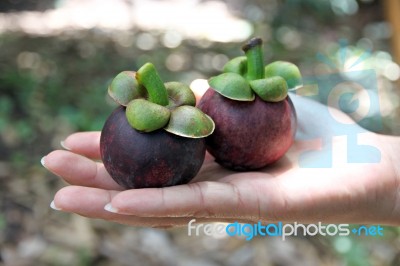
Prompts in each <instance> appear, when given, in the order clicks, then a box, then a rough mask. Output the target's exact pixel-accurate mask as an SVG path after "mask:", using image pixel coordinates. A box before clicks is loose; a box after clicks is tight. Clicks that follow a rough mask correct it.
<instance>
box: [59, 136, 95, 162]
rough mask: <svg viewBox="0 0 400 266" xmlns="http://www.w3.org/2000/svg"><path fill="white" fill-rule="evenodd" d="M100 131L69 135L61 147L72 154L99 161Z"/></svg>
mask: <svg viewBox="0 0 400 266" xmlns="http://www.w3.org/2000/svg"><path fill="white" fill-rule="evenodd" d="M100 134H101V132H100V131H89V132H77V133H73V134H71V135H69V136H68V137H67V138H66V139H65V140H64V141H62V142H61V145H62V146H63V147H64V148H65V149H67V150H69V151H72V152H74V153H77V154H80V155H83V156H85V157H88V158H91V159H94V160H99V159H100V158H101V156H100Z"/></svg>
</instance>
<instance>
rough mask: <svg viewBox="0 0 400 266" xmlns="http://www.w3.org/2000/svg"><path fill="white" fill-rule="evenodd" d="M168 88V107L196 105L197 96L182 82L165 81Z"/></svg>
mask: <svg viewBox="0 0 400 266" xmlns="http://www.w3.org/2000/svg"><path fill="white" fill-rule="evenodd" d="M164 85H165V88H166V89H167V93H168V98H169V104H168V106H167V107H168V108H174V107H178V106H181V105H191V106H195V105H196V97H195V96H194V93H193V91H192V90H191V89H190V87H189V86H188V85H186V84H184V83H181V82H175V81H173V82H166V83H164Z"/></svg>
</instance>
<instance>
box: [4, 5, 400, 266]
mask: <svg viewBox="0 0 400 266" xmlns="http://www.w3.org/2000/svg"><path fill="white" fill-rule="evenodd" d="M396 2H397V3H396ZM396 8H399V9H398V10H397V12H398V13H400V7H399V4H398V1H391V0H387V1H377V0H362V1H361V0H360V1H356V0H320V1H311V0H303V1H301V0H286V1H283V0H249V1H239V0H225V1H205V0H203V1H201V0H197V1H196V0H186V1H184V0H166V1H160V0H159V1H156V0H148V1H144V0H126V1H123V0H120V1H96V0H87V1H77V0H64V1H61V0H58V1H56V0H29V1H20V0H2V1H1V2H0V210H1V211H0V264H2V263H3V264H5V265H400V235H399V233H400V231H399V229H398V228H396V227H385V231H384V232H385V236H384V237H329V238H328V237H322V236H316V237H302V236H298V237H295V238H290V239H289V240H287V241H284V242H283V241H281V240H280V239H277V238H256V239H253V240H252V241H250V242H246V241H245V240H243V239H239V238H213V237H207V236H203V237H196V238H194V237H188V236H187V232H186V228H184V229H173V230H168V231H165V230H157V229H149V228H129V227H126V226H120V225H116V224H111V223H106V222H103V221H96V220H88V219H86V218H83V217H79V216H76V215H69V214H65V213H57V212H54V211H51V210H50V208H49V207H48V206H49V203H50V202H51V200H52V198H53V195H54V193H55V192H56V191H57V189H59V188H61V187H62V186H63V185H64V184H63V183H62V182H61V181H60V180H59V179H58V178H57V177H55V176H54V175H51V174H50V173H48V172H47V171H46V170H45V169H44V168H43V167H42V166H41V165H40V162H39V161H40V159H41V157H42V156H44V155H46V154H47V153H49V152H50V151H51V150H53V149H59V148H61V147H60V144H59V143H60V141H61V140H63V139H64V138H65V137H66V136H67V135H68V134H70V133H72V132H75V131H88V130H101V128H102V125H103V123H104V121H105V119H106V118H107V116H108V115H109V114H110V112H111V110H112V109H113V108H114V107H115V105H113V103H112V102H111V101H110V100H109V99H108V98H107V93H106V91H107V86H108V84H109V83H110V81H111V80H112V78H113V77H114V76H115V75H116V74H118V73H119V72H121V71H123V70H136V69H138V67H140V66H141V65H142V64H143V63H145V62H147V61H151V62H153V63H154V64H155V65H156V66H157V69H158V70H159V72H160V74H161V76H162V78H163V79H164V80H165V81H172V80H180V81H183V82H186V83H188V84H190V83H191V82H192V81H193V80H196V79H206V78H207V77H210V76H211V75H214V74H216V73H218V71H220V70H221V68H222V66H223V64H224V63H225V62H226V61H227V60H228V58H231V57H234V56H238V55H241V51H240V47H241V45H242V43H243V42H244V41H245V40H247V39H248V38H250V37H251V36H260V37H262V38H263V39H264V41H265V43H266V45H265V59H266V61H267V62H268V61H272V60H278V59H279V60H287V61H292V62H294V63H296V64H298V65H299V67H300V69H301V71H302V73H303V75H305V76H307V75H308V76H311V75H322V74H329V73H338V72H345V71H347V70H350V69H349V68H347V67H348V66H351V65H352V64H353V63H354V62H355V61H356V60H357V59H358V58H360V56H362V54H363V53H367V54H368V57H367V58H366V59H365V60H363V62H362V63H360V64H358V65H357V70H360V69H374V70H375V71H376V73H377V76H378V89H379V97H380V107H381V114H379V115H380V116H382V122H383V127H376V126H375V124H374V121H375V120H374V119H376V117H370V118H369V119H370V120H371V123H369V124H368V127H369V129H370V130H373V131H377V132H379V133H383V134H392V135H400V122H399V121H400V119H399V117H400V94H399V86H398V85H399V84H398V83H399V78H400V67H399V65H398V63H399V59H400V58H398V55H399V53H398V51H397V50H396V49H399V47H398V46H397V45H396V44H398V43H397V41H396V40H398V34H399V33H398V31H397V30H396V29H399V27H400V25H399V23H400V22H399V21H398V20H397V19H396V16H393V15H391V14H392V12H391V11H393V9H395V10H396ZM343 40H346V43H347V45H346V46H343V45H342V46H341V45H340V42H341V41H342V42H343ZM343 49H345V50H346V52H345V54H346V58H345V59H346V60H345V62H344V64H342V63H343V62H342V61H341V58H340V54H343ZM321 55H322V57H324V58H329V60H330V61H331V62H332V65H331V66H329V65H328V64H326V63H324V62H323V61H321V58H322V57H321ZM377 115H378V114H377Z"/></svg>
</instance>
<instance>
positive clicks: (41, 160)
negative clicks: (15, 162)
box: [40, 156, 47, 168]
mask: <svg viewBox="0 0 400 266" xmlns="http://www.w3.org/2000/svg"><path fill="white" fill-rule="evenodd" d="M45 159H46V156H43V157H42V159H40V163H41V164H42V165H43V167H44V168H47V167H46V163H45V161H44V160H45Z"/></svg>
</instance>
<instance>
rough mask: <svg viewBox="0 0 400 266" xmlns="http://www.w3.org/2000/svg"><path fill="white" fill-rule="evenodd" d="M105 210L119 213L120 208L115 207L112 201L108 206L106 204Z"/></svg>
mask: <svg viewBox="0 0 400 266" xmlns="http://www.w3.org/2000/svg"><path fill="white" fill-rule="evenodd" d="M104 210H106V211H108V212H112V213H118V209H116V208H114V207H113V206H112V205H111V203H107V204H106V206H104Z"/></svg>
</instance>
